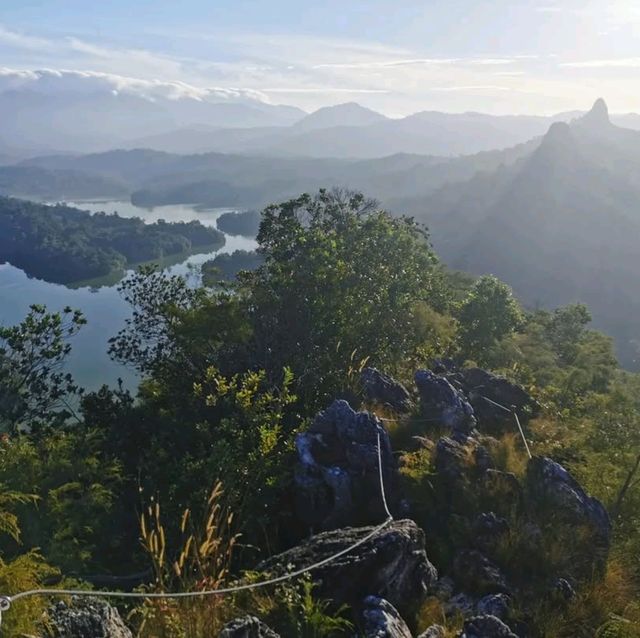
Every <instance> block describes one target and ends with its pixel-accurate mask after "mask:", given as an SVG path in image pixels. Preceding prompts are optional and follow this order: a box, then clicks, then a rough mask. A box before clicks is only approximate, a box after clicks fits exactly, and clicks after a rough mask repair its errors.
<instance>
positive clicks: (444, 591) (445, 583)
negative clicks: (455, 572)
mask: <svg viewBox="0 0 640 638" xmlns="http://www.w3.org/2000/svg"><path fill="white" fill-rule="evenodd" d="M455 588H456V585H455V583H454V582H453V579H451V578H449V576H443V577H442V578H439V579H438V582H437V583H436V584H435V585H434V587H433V595H434V596H436V597H437V598H439V599H440V600H449V598H451V596H453V592H454V591H455Z"/></svg>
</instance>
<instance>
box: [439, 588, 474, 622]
mask: <svg viewBox="0 0 640 638" xmlns="http://www.w3.org/2000/svg"><path fill="white" fill-rule="evenodd" d="M477 604H478V601H477V599H476V598H474V597H473V596H469V594H464V593H458V594H456V595H455V596H451V598H450V599H449V600H447V601H446V602H445V603H444V605H443V609H444V614H445V616H446V617H447V618H450V617H451V616H463V617H464V618H466V617H467V616H473V614H475V611H476V605H477Z"/></svg>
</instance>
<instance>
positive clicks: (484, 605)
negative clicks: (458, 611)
mask: <svg viewBox="0 0 640 638" xmlns="http://www.w3.org/2000/svg"><path fill="white" fill-rule="evenodd" d="M510 608H511V598H510V597H509V596H507V594H489V595H488V596H483V597H482V598H481V599H480V600H479V601H478V604H477V605H476V611H477V612H478V615H479V616H495V617H496V618H500V620H506V619H507V618H508V616H509V610H510Z"/></svg>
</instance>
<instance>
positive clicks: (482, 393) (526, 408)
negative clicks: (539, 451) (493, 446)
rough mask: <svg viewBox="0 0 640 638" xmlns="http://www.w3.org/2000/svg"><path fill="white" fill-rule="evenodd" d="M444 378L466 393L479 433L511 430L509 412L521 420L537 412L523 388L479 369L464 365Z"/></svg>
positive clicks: (511, 415) (538, 407)
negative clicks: (465, 367) (461, 368)
mask: <svg viewBox="0 0 640 638" xmlns="http://www.w3.org/2000/svg"><path fill="white" fill-rule="evenodd" d="M447 378H448V379H449V380H450V381H451V382H452V383H453V384H454V385H456V386H457V387H458V388H460V389H461V390H462V392H464V394H465V395H466V397H467V399H468V401H469V403H470V404H471V406H472V407H473V411H474V414H475V417H476V419H477V421H478V428H479V429H480V430H481V431H482V432H488V433H502V432H504V431H505V430H508V431H511V430H512V428H513V426H514V424H513V414H512V411H513V412H515V413H516V414H517V415H518V418H519V419H521V421H522V422H525V421H527V420H528V419H530V418H531V417H533V416H536V415H537V414H538V413H539V412H540V405H539V404H538V403H537V401H535V400H534V399H533V398H532V397H531V395H530V394H529V393H528V392H527V391H526V390H525V389H524V388H522V387H521V386H519V385H517V384H515V383H511V381H508V380H507V379H505V378H504V377H501V376H497V375H495V374H491V373H490V372H487V371H486V370H482V369H481V368H467V369H464V370H461V371H459V372H457V373H454V374H452V375H448V377H447ZM501 406H502V407H501Z"/></svg>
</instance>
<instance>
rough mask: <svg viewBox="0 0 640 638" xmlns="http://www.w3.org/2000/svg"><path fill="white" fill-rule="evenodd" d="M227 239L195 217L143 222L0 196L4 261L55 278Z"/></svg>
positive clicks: (76, 277)
mask: <svg viewBox="0 0 640 638" xmlns="http://www.w3.org/2000/svg"><path fill="white" fill-rule="evenodd" d="M224 242H225V239H224V234H223V233H221V232H220V231H219V230H217V229H215V228H209V227H206V226H204V225H203V224H201V223H200V222H197V221H193V222H188V223H187V222H179V223H166V222H163V221H159V222H157V223H155V224H145V223H144V221H143V220H142V219H139V218H132V219H129V218H125V217H120V216H119V215H117V214H114V215H107V214H106V213H98V214H95V215H92V214H90V213H89V212H87V211H83V210H79V209H77V208H72V207H70V206H64V205H56V206H47V205H45V204H37V203H34V202H30V201H27V200H21V199H14V198H9V197H0V263H5V262H9V263H11V264H12V265H13V266H15V267H17V268H20V269H22V270H24V271H25V273H26V274H27V275H28V276H30V277H37V278H39V279H44V280H45V281H49V282H53V283H61V284H70V283H73V282H77V281H81V280H87V279H93V278H97V277H104V276H107V275H110V274H113V273H118V272H124V271H125V269H126V268H128V267H131V266H132V265H134V264H136V263H141V262H149V261H154V260H162V259H164V258H166V257H170V256H172V255H179V254H181V253H185V254H186V253H190V252H194V251H195V250H198V249H205V248H206V249H210V250H216V249H218V248H220V247H222V246H223V245H224Z"/></svg>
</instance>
